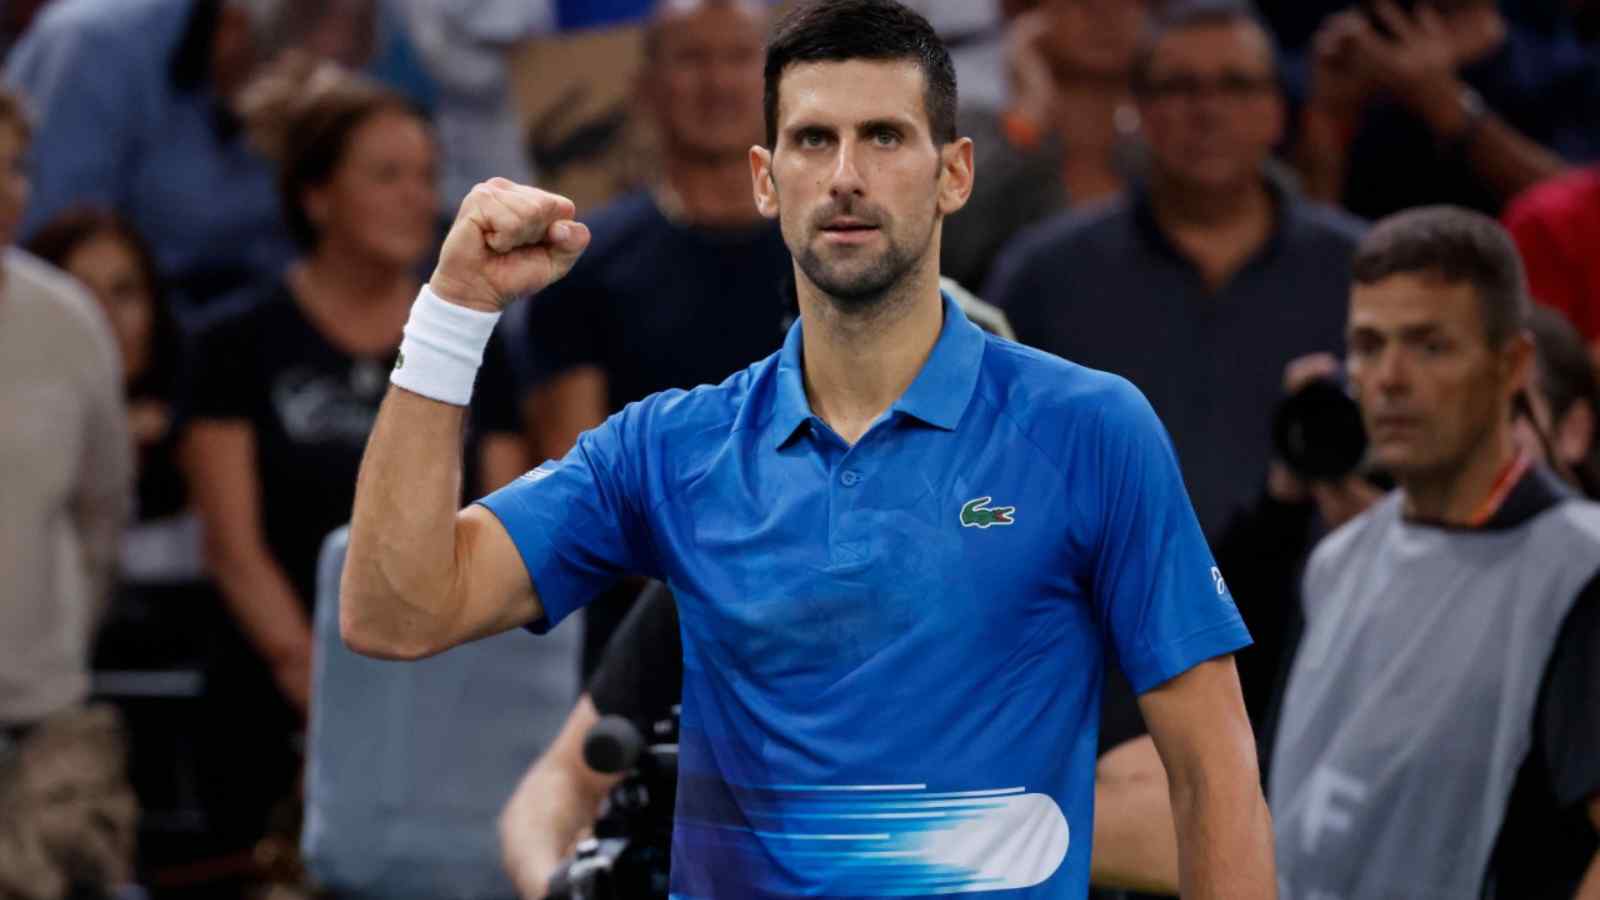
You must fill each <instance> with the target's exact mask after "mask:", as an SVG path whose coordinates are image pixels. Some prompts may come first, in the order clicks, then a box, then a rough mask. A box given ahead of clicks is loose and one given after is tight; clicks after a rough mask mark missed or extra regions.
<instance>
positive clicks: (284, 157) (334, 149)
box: [277, 73, 428, 250]
mask: <svg viewBox="0 0 1600 900" xmlns="http://www.w3.org/2000/svg"><path fill="white" fill-rule="evenodd" d="M386 112H397V113H401V114H404V115H408V116H412V117H414V118H416V119H417V120H418V121H421V122H427V121H428V118H427V116H426V115H425V114H424V113H423V112H422V110H421V109H420V108H418V107H417V105H416V104H414V103H412V102H411V101H410V100H409V99H408V98H407V97H406V96H405V95H403V94H401V93H399V92H397V91H395V90H392V89H390V88H387V87H384V86H383V85H381V84H379V83H378V82H376V81H372V80H371V79H368V78H366V77H364V76H359V75H354V74H350V73H343V74H341V75H340V76H339V77H338V78H337V79H336V80H334V81H333V82H331V83H328V84H325V85H322V86H318V87H317V88H316V89H315V90H314V91H313V92H312V93H310V94H309V95H308V96H306V97H304V98H303V99H301V100H300V101H299V102H298V104H297V105H296V108H295V109H294V110H293V111H292V112H291V113H290V114H289V115H288V116H286V117H285V118H284V121H283V123H282V124H283V129H284V130H283V133H282V135H281V136H279V138H278V141H277V152H278V155H279V160H278V193H279V196H280V197H281V200H282V203H283V213H284V218H285V219H286V220H287V222H288V225H289V234H290V235H291V236H292V237H293V238H294V239H295V242H296V243H298V244H299V245H300V246H301V247H303V248H305V249H307V250H310V249H313V248H315V247H316V245H317V241H318V240H319V239H320V235H319V234H318V233H317V228H316V225H315V224H314V223H313V222H312V221H311V216H310V214H309V213H307V212H306V208H305V201H304V199H303V195H304V194H305V192H306V191H307V190H309V189H311V188H314V187H318V186H321V185H324V184H327V183H328V180H329V179H331V178H332V177H333V175H334V173H335V172H336V171H338V169H339V165H340V164H341V163H343V162H344V156H345V153H346V152H348V151H349V149H350V138H351V136H352V135H353V134H355V132H356V129H358V128H360V127H361V125H362V124H364V123H365V122H366V121H367V120H368V119H371V118H372V117H373V116H376V115H378V114H379V113H386Z"/></svg>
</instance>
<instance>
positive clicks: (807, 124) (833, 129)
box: [783, 116, 918, 137]
mask: <svg viewBox="0 0 1600 900" xmlns="http://www.w3.org/2000/svg"><path fill="white" fill-rule="evenodd" d="M847 127H850V128H853V129H854V130H855V132H856V133H857V134H866V133H870V132H873V131H878V130H880V129H885V128H887V129H892V130H894V131H899V132H901V133H903V134H916V133H918V129H917V125H916V123H915V122H913V121H911V120H910V119H905V118H901V117H899V116H879V117H877V118H873V119H864V120H862V121H860V122H857V123H855V125H853V126H847ZM808 131H820V132H823V133H825V134H837V133H838V132H839V127H838V126H836V125H831V124H826V123H823V122H817V121H811V120H801V121H799V122H795V123H793V124H791V125H789V126H787V127H785V128H784V129H783V134H785V135H788V136H790V137H793V136H795V135H798V134H804V133H805V132H808Z"/></svg>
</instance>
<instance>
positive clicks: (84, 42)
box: [14, 0, 193, 77]
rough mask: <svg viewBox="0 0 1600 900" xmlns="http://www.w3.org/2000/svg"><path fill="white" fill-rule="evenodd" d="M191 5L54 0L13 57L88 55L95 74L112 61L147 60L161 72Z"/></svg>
mask: <svg viewBox="0 0 1600 900" xmlns="http://www.w3.org/2000/svg"><path fill="white" fill-rule="evenodd" d="M192 6H193V4H191V3H186V2H183V0H57V2H55V3H50V4H47V5H46V6H45V8H44V9H43V10H41V11H40V12H39V15H38V16H37V17H36V18H35V19H34V21H33V22H32V24H30V25H29V27H28V30H27V32H26V33H24V35H23V37H22V40H21V41H20V42H18V44H17V46H16V48H15V50H14V53H15V54H16V55H17V59H18V61H19V62H21V61H26V60H28V59H32V58H34V56H35V55H36V54H39V53H46V54H52V55H53V54H57V53H82V54H83V55H85V56H88V55H90V54H92V55H93V57H94V59H95V66H94V69H99V70H103V68H104V66H105V64H106V63H107V62H110V61H112V60H125V61H126V60H133V59H138V58H142V57H148V58H149V59H150V60H151V61H152V63H153V64H155V67H156V68H160V65H159V63H160V62H162V61H163V58H164V56H165V48H166V47H169V46H171V44H172V43H173V42H174V41H175V40H176V38H177V33H178V31H179V30H180V29H181V28H182V27H183V24H184V22H185V20H186V19H187V16H188V14H189V11H190V9H191V8H192ZM134 35H139V38H137V39H136V38H134ZM89 71H90V70H87V69H86V70H84V71H82V72H80V73H79V75H80V77H81V76H82V75H86V74H88V73H89Z"/></svg>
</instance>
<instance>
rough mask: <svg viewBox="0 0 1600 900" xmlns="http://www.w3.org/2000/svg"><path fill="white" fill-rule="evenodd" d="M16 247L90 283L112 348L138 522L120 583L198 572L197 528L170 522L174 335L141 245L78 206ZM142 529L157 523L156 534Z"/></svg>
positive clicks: (174, 509)
mask: <svg viewBox="0 0 1600 900" xmlns="http://www.w3.org/2000/svg"><path fill="white" fill-rule="evenodd" d="M24 249H26V250H28V251H29V252H30V253H32V254H33V255H34V256H37V257H39V258H40V259H43V260H44V261H46V262H48V263H52V264H53V265H55V266H56V267H57V268H59V269H62V270H64V271H65V272H67V273H68V274H69V275H72V276H73V277H75V278H77V279H78V280H79V281H81V282H82V283H83V284H84V285H85V286H86V287H88V288H89V292H90V293H91V294H93V295H94V297H95V299H96V300H98V301H100V307H101V309H102V310H103V311H104V312H105V316H106V322H107V324H109V325H110V326H111V333H112V336H113V337H114V338H115V339H116V342H117V349H118V350H119V351H121V356H122V384H123V391H124V393H125V396H126V398H127V404H128V425H129V429H130V430H131V431H132V434H133V443H134V450H135V451H136V453H137V460H138V507H137V520H138V524H136V525H135V526H134V527H133V529H131V530H130V532H129V535H128V537H127V538H125V540H124V542H123V559H122V568H123V572H122V576H123V578H124V580H127V579H128V578H130V577H131V578H132V579H133V580H135V581H171V580H175V579H181V580H189V579H192V578H196V577H198V576H199V574H200V572H199V570H198V568H197V567H196V565H195V564H197V563H198V549H199V548H198V544H197V543H193V542H194V541H196V540H197V532H195V531H194V529H192V528H190V527H188V526H186V525H181V524H178V523H177V522H176V521H175V519H174V517H177V516H180V515H181V513H182V512H183V510H184V508H185V505H186V504H185V497H184V490H183V480H182V477H181V476H180V475H179V473H178V470H177V464H176V462H175V460H174V459H173V448H172V440H171V438H172V427H171V426H172V402H173V399H174V392H175V390H176V387H177V376H178V370H179V366H180V362H181V345H182V337H181V335H180V332H179V330H178V323H177V320H176V319H175V318H174V316H173V315H172V310H171V309H170V308H169V307H168V306H167V304H166V303H165V302H164V298H163V297H162V295H161V289H160V283H159V280H158V279H159V276H158V274H157V271H156V267H155V259H154V257H152V256H151V254H150V249H149V246H148V245H147V244H146V243H145V241H144V239H143V238H142V237H140V236H139V234H138V233H137V232H136V231H134V229H133V226H132V225H131V224H130V223H129V222H128V221H127V220H126V219H124V218H122V217H121V216H119V215H117V214H116V213H113V212H110V211H107V210H101V209H93V208H78V209H74V210H68V211H66V212H63V213H62V214H61V215H59V216H57V217H55V218H54V219H51V220H50V221H49V222H47V223H45V225H44V226H43V227H41V228H40V229H39V232H38V233H37V234H35V235H34V236H33V238H32V239H31V240H29V241H28V242H27V244H25V245H24ZM190 521H192V520H190ZM145 526H155V527H158V528H159V529H161V530H160V532H159V534H158V533H156V532H151V531H149V530H147V529H146V528H145ZM157 544H159V545H160V546H159V547H158V546H156V545H157ZM141 548H143V549H141Z"/></svg>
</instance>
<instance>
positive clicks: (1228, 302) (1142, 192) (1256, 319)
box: [986, 4, 1358, 537]
mask: <svg viewBox="0 0 1600 900" xmlns="http://www.w3.org/2000/svg"><path fill="white" fill-rule="evenodd" d="M1135 85H1136V91H1137V93H1138V97H1139V109H1140V116H1141V118H1142V119H1143V122H1144V129H1145V133H1146V136H1147V138H1148V141H1149V145H1150V174H1149V178H1148V180H1147V181H1146V182H1144V183H1142V184H1140V185H1138V186H1136V187H1135V189H1134V190H1132V191H1131V192H1130V194H1129V196H1127V197H1126V198H1123V199H1120V200H1118V201H1116V202H1115V203H1113V204H1110V205H1108V206H1106V207H1105V208H1103V209H1098V210H1093V211H1087V212H1083V213H1073V214H1067V215H1064V216H1062V217H1059V218H1057V219H1053V220H1051V221H1050V222H1049V223H1047V224H1044V225H1041V226H1039V227H1037V228H1036V229H1033V230H1031V231H1029V232H1026V233H1025V234H1024V236H1023V237H1021V238H1019V239H1018V240H1017V242H1016V243H1015V244H1014V245H1013V246H1012V247H1011V248H1009V249H1008V250H1007V252H1006V254H1005V256H1003V257H1002V259H1001V262H1000V263H999V265H998V266H997V270H996V273H995V277H994V279H993V281H992V283H991V285H990V287H989V288H988V290H987V291H986V295H987V298H988V299H989V300H990V301H992V302H994V303H995V304H996V305H998V306H1000V307H1001V308H1002V309H1003V310H1004V311H1005V312H1006V314H1007V315H1008V316H1009V317H1010V319H1011V324H1012V325H1013V326H1014V327H1015V328H1016V330H1017V335H1018V337H1019V338H1020V339H1021V340H1022V341H1023V343H1027V344H1032V345H1034V346H1037V347H1039V348H1041V349H1043V350H1047V351H1049V352H1051V353H1054V354H1057V355H1059V356H1064V357H1066V358H1067V359H1070V360H1073V361H1074V362H1077V363H1081V364H1083V365H1086V366H1091V367H1094V368H1100V369H1106V370H1109V371H1113V372H1116V373H1118V374H1121V375H1123V376H1125V377H1127V378H1129V379H1130V380H1131V381H1133V383H1134V384H1135V385H1137V386H1138V387H1139V389H1140V390H1141V391H1143V392H1144V394H1145V395H1146V396H1147V397H1149V398H1150V402H1151V403H1152V404H1153V405H1154V406H1155V409H1156V412H1157V414H1158V415H1160V417H1161V419H1162V421H1163V422H1165V424H1166V426H1167V430H1168V431H1169V432H1170V433H1171V435H1172V439H1173V443H1174V444H1175V446H1176V449H1177V452H1178V459H1179V461H1180V462H1181V464H1182V466H1183V471H1184V480H1185V482H1186V483H1187V484H1188V487H1189V492H1190V496H1191V497H1192V498H1193V500H1194V505H1195V509H1196V512H1197V513H1198V514H1199V516H1200V522H1201V524H1202V525H1203V526H1204V527H1205V528H1206V530H1207V532H1208V533H1209V534H1211V535H1212V536H1213V537H1215V536H1216V534H1217V532H1218V531H1219V530H1220V528H1221V527H1222V525H1223V523H1224V522H1225V520H1226V518H1227V516H1228V514H1229V513H1230V512H1231V511H1232V510H1233V509H1234V508H1235V507H1236V506H1238V505H1240V504H1242V503H1245V502H1247V501H1249V500H1251V499H1253V498H1254V496H1255V492H1256V489H1257V486H1258V485H1259V483H1260V479H1261V478H1262V477H1263V473H1265V471H1266V468H1267V449H1268V447H1269V446H1270V443H1269V439H1268V438H1269V434H1268V432H1269V422H1270V418H1271V412H1272V409H1273V408H1274V406H1275V405H1276V404H1277V401H1278V392H1279V382H1280V375H1281V373H1282V371H1283V367H1284V364H1285V363H1286V362H1288V361H1289V360H1290V359H1293V358H1295V357H1297V356H1301V355H1303V354H1306V353H1310V352H1313V351H1318V350H1322V351H1327V350H1333V349H1335V348H1337V347H1338V346H1339V344H1340V339H1341V335H1342V330H1343V322H1344V309H1343V297H1344V293H1345V291H1346V287H1347V280H1346V279H1347V276H1346V274H1345V273H1346V271H1347V269H1348V261H1349V257H1350V251H1351V249H1352V248H1353V247H1354V246H1355V241H1356V237H1357V233H1358V226H1357V223H1355V222H1354V221H1353V220H1351V219H1349V218H1347V217H1345V216H1343V215H1340V214H1338V213H1336V212H1334V211H1332V210H1329V209H1326V208H1322V207H1319V206H1316V205H1313V204H1311V203H1308V202H1307V201H1305V200H1303V199H1301V198H1299V197H1297V196H1296V195H1295V194H1294V193H1293V192H1292V191H1291V190H1290V189H1289V188H1287V187H1285V186H1283V185H1282V184H1281V183H1280V182H1279V181H1278V180H1277V179H1275V178H1274V177H1272V176H1271V175H1270V174H1269V172H1268V171H1267V169H1266V166H1267V161H1268V156H1269V154H1270V152H1271V149H1272V146H1273V145H1274V144H1275V143H1276V142H1277V140H1278V138H1279V136H1280V135H1281V133H1282V131H1281V129H1282V126H1283V120H1284V111H1283V109H1284V107H1283V101H1282V99H1281V98H1280V96H1279V95H1278V92H1277V89H1276V85H1277V80H1276V75H1275V72H1274V62H1273V52H1272V44H1271V38H1270V36H1269V35H1268V34H1267V33H1266V32H1265V30H1263V29H1262V27H1261V26H1260V25H1259V24H1258V23H1257V22H1256V21H1255V20H1254V19H1253V18H1252V17H1251V16H1250V14H1249V13H1248V12H1247V11H1246V9H1245V7H1242V6H1231V5H1224V6H1219V5H1216V4H1180V5H1178V6H1174V7H1172V8H1170V9H1168V10H1167V11H1166V12H1164V13H1163V14H1162V17H1161V19H1160V21H1159V22H1158V24H1157V26H1156V28H1155V29H1154V30H1153V31H1152V32H1151V36H1150V37H1149V39H1148V43H1147V44H1146V46H1145V47H1144V49H1143V50H1142V52H1141V54H1140V63H1139V66H1138V68H1137V69H1136V72H1135Z"/></svg>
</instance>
